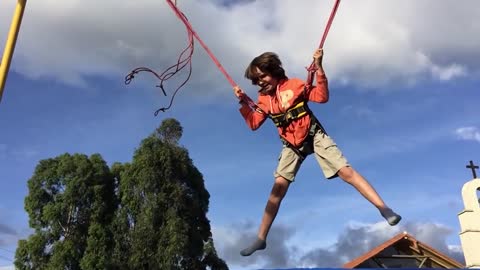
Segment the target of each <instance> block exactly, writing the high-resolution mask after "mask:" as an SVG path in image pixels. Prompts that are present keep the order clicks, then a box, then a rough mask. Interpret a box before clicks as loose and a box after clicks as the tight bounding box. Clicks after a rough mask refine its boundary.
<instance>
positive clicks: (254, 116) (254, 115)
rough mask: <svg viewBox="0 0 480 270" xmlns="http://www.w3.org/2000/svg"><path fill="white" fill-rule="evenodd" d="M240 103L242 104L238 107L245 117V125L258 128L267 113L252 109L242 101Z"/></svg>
mask: <svg viewBox="0 0 480 270" xmlns="http://www.w3.org/2000/svg"><path fill="white" fill-rule="evenodd" d="M240 104H241V105H242V106H241V107H240V114H241V115H242V116H243V118H244V119H245V122H246V123H247V126H248V127H249V128H251V129H252V130H256V129H258V128H259V127H260V126H261V125H262V124H263V123H264V122H265V120H266V119H267V115H266V114H265V113H264V112H261V111H257V110H252V108H250V106H248V105H247V104H245V103H244V102H241V103H240Z"/></svg>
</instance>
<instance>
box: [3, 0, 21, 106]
mask: <svg viewBox="0 0 480 270" xmlns="http://www.w3.org/2000/svg"><path fill="white" fill-rule="evenodd" d="M26 4H27V0H18V1H17V7H16V8H15V13H14V15H13V19H12V24H11V25H10V31H9V33H8V38H7V42H6V45H5V50H4V52H3V57H2V61H1V63H0V102H1V101H2V96H3V88H4V87H5V82H6V80H7V75H8V70H9V69H10V63H11V61H12V56H13V51H14V50H15V44H16V42H17V37H18V32H19V31H20V25H21V23H22V18H23V12H24V11H25V6H26Z"/></svg>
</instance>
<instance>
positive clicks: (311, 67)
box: [307, 0, 340, 87]
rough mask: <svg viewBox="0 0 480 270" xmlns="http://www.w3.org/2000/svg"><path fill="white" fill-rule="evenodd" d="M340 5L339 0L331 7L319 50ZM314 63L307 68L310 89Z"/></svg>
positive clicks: (314, 68)
mask: <svg viewBox="0 0 480 270" xmlns="http://www.w3.org/2000/svg"><path fill="white" fill-rule="evenodd" d="M339 5H340V0H336V1H335V4H334V5H333V9H332V12H331V13H330V17H329V18H328V22H327V25H326V26H325V31H323V36H322V39H321V40H320V44H319V45H318V48H319V49H322V48H323V44H324V43H325V40H326V39H327V35H328V31H329V30H330V26H332V22H333V18H335V14H336V13H337V9H338V6H339ZM316 70H317V69H316V67H315V63H314V61H312V63H311V64H310V66H309V67H308V68H307V71H308V77H307V87H311V86H312V84H313V75H314V74H315V71H316Z"/></svg>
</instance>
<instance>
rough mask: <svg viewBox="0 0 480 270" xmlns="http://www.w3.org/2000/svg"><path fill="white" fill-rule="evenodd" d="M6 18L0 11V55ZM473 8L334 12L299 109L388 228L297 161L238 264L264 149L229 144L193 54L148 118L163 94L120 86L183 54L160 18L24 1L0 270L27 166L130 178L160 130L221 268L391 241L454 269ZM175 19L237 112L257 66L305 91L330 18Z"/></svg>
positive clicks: (163, 14)
mask: <svg viewBox="0 0 480 270" xmlns="http://www.w3.org/2000/svg"><path fill="white" fill-rule="evenodd" d="M10 2H11V3H2V4H1V8H0V25H2V27H0V34H1V35H0V42H1V43H0V44H4V43H5V39H6V33H7V30H8V26H9V24H10V19H11V15H12V14H13V9H14V4H15V3H14V2H15V1H10ZM475 4H476V2H475V1H473V0H472V1H462V3H461V4H459V3H457V2H455V1H441V2H438V1H433V0H430V1H422V2H421V3H417V2H415V1H412V0H409V1H396V2H395V1H394V2H392V1H388V2H385V1H381V0H369V1H362V2H361V3H359V2H358V1H352V0H344V1H342V3H341V5H340V7H339V10H338V12H337V16H336V18H335V21H334V24H333V26H332V28H331V30H330V33H329V36H328V38H327V41H326V44H325V58H324V68H325V71H326V74H327V76H328V78H329V82H330V101H329V102H328V103H326V104H321V105H320V104H312V105H311V106H310V107H311V108H312V109H313V111H314V113H315V114H316V115H317V117H318V118H319V119H320V121H321V122H322V123H323V125H324V126H325V128H326V129H327V132H328V133H329V134H330V135H331V136H332V137H333V138H334V140H335V141H336V142H337V143H338V145H339V147H340V148H341V150H342V151H343V153H344V154H345V156H346V157H347V159H348V160H349V161H350V162H351V164H352V165H353V166H354V167H355V168H356V169H357V170H358V171H359V172H360V173H362V174H363V175H364V176H365V177H366V178H367V179H368V180H369V181H370V182H371V183H372V184H373V185H374V186H375V188H376V189H377V190H378V192H379V193H380V194H381V196H382V197H383V198H384V200H385V201H386V202H387V203H388V204H389V205H390V206H391V207H393V208H394V209H396V210H398V212H399V213H400V214H401V215H402V216H403V220H402V222H401V223H400V225H399V226H396V227H389V226H388V225H386V224H385V223H384V222H383V221H382V219H381V217H380V215H379V214H378V213H377V211H376V209H374V208H373V207H372V206H371V205H369V204H368V203H367V202H366V201H365V200H364V199H363V198H362V197H361V196H360V195H359V194H358V193H356V192H355V191H354V190H353V189H352V188H351V187H350V186H348V185H346V184H345V183H342V182H341V180H338V179H337V180H331V181H330V180H325V179H324V177H323V174H322V172H321V170H320V169H319V167H318V166H317V164H316V162H315V160H314V159H313V158H309V159H307V161H306V162H305V163H304V164H303V166H302V169H301V170H300V173H299V174H298V176H297V180H296V182H295V183H294V184H293V185H292V186H291V189H290V190H289V193H288V194H287V197H286V199H285V201H284V203H283V204H282V208H281V210H280V213H279V215H278V218H277V220H276V222H275V224H274V226H273V228H272V231H271V234H270V238H269V240H268V243H269V247H268V248H267V250H266V251H263V252H259V253H256V254H254V255H253V256H251V257H249V258H244V257H241V256H240V255H239V251H240V249H241V248H243V246H244V245H245V244H246V243H247V242H248V240H249V239H250V238H251V237H254V236H255V233H256V229H257V226H258V224H259V221H260V218H261V214H262V212H263V208H264V204H265V202H266V198H267V195H268V193H269V191H270V188H271V185H272V181H273V177H272V172H273V170H274V168H275V166H276V161H277V157H278V154H279V151H280V147H281V144H280V142H279V140H278V137H277V135H276V131H275V128H274V126H273V124H272V123H269V122H267V123H265V124H264V126H263V127H262V128H261V129H260V130H257V131H255V132H252V131H250V130H249V129H248V128H247V126H246V125H245V123H244V120H243V119H242V117H241V116H240V114H239V113H238V104H237V101H236V100H235V98H234V96H233V94H232V91H231V86H230V85H229V83H228V81H227V80H226V79H225V78H224V77H223V75H222V74H221V73H220V71H219V70H218V69H217V68H216V66H215V65H214V64H213V63H212V61H211V60H210V59H209V58H208V56H207V55H206V54H205V52H204V51H203V49H202V48H201V47H200V45H199V44H198V43H197V44H196V47H195V53H194V56H193V75H192V78H191V79H190V81H189V82H188V84H187V86H186V87H184V88H183V89H182V90H180V92H179V94H178V95H177V97H176V99H175V103H174V106H173V107H172V109H171V110H169V111H167V112H166V113H160V114H159V116H157V117H154V116H153V112H154V111H155V110H156V109H158V108H159V107H163V106H165V105H167V104H168V101H169V99H170V97H171V94H172V92H171V91H170V92H169V93H168V94H169V95H168V97H165V96H163V94H162V93H161V91H160V90H159V89H158V88H156V87H155V84H156V83H157V82H156V81H155V80H153V78H151V77H150V76H149V75H147V74H145V75H140V76H137V77H136V78H135V80H134V81H133V82H132V83H131V84H130V85H128V86H126V85H124V76H125V75H127V74H128V73H129V72H130V71H131V70H132V69H133V68H135V67H138V66H148V67H151V68H154V69H156V70H157V71H162V70H164V69H165V68H167V67H168V66H170V65H172V64H173V63H174V62H175V61H176V59H177V57H178V55H179V53H180V51H181V48H184V47H185V46H186V33H185V30H184V28H183V25H182V24H181V22H180V21H179V20H178V19H177V18H176V17H175V16H174V14H173V12H172V11H171V10H170V9H169V7H168V5H167V3H166V2H165V1H153V0H138V1H135V3H133V2H131V1H112V0H106V1H102V2H101V3H99V2H98V1H93V0H84V1H82V2H81V3H80V2H79V1H73V0H68V1H61V2H58V1H42V3H39V2H35V1H32V2H29V3H28V4H27V10H26V11H25V16H24V20H23V23H22V29H21V33H20V36H19V39H18V43H17V47H16V50H15V55H14V58H13V62H12V66H11V70H10V73H9V76H8V81H7V84H6V88H5V91H4V94H3V99H2V102H1V103H0V126H1V133H0V182H1V183H2V188H1V189H0V269H2V270H4V269H11V264H12V260H13V253H12V252H13V251H14V250H15V248H16V244H17V241H18V239H21V238H25V237H27V236H28V234H29V233H30V229H29V227H28V217H27V215H26V213H25V211H24V209H23V200H24V197H25V196H26V195H27V186H26V183H27V180H28V179H29V178H30V177H31V175H32V173H33V170H34V168H35V166H36V164H37V163H38V161H39V160H41V159H45V158H50V157H55V156H57V155H60V154H62V153H65V152H69V153H76V152H78V153H85V154H93V153H100V154H101V155H102V156H103V158H104V159H105V160H106V161H107V162H108V163H109V164H111V163H113V162H115V161H120V162H127V161H130V160H131V157H132V154H133V151H134V150H135V148H136V147H137V146H138V144H139V142H140V141H141V139H143V138H144V137H146V136H148V135H149V134H150V133H151V132H152V131H153V130H154V129H155V128H156V127H157V126H158V125H159V124H160V123H161V121H162V119H164V118H166V117H175V118H177V119H178V120H179V121H180V122H181V124H182V126H183V127H184V135H183V137H182V140H181V144H182V145H184V146H185V147H186V148H188V150H189V153H190V156H191V157H192V159H193V161H194V163H195V165H196V166H197V167H198V169H199V170H200V171H201V172H202V173H203V175H204V179H205V184H206V187H207V189H208V190H209V192H210V194H211V200H210V211H209V213H208V217H209V219H210V221H211V225H212V228H213V234H214V239H215V244H216V246H217V249H218V252H219V254H220V256H222V257H223V258H224V259H225V260H226V261H227V263H228V264H229V266H230V267H231V269H256V268H286V267H339V266H341V264H342V263H344V262H346V261H348V260H350V259H353V258H355V257H356V256H359V255H361V254H362V253H363V252H365V251H367V250H368V249H369V248H371V247H374V246H375V245H377V244H379V243H381V242H383V241H385V240H386V239H388V238H390V237H392V236H393V235H395V234H397V233H399V232H402V231H408V232H409V233H410V234H412V235H414V236H415V237H417V238H418V239H419V240H420V241H424V242H426V243H427V244H430V245H432V246H433V247H435V248H437V249H440V250H441V251H443V252H445V253H447V254H449V255H451V256H453V257H455V258H457V259H458V260H462V255H461V253H460V252H459V245H460V240H459V237H458V232H459V230H460V228H459V223H458V218H457V214H458V213H459V212H460V211H461V210H462V209H463V202H462V200H461V193H460V192H461V188H462V185H463V184H464V183H465V182H466V181H468V180H470V179H471V178H472V174H471V172H470V171H469V170H467V169H466V168H465V165H467V163H468V161H469V160H474V161H475V162H477V163H480V120H479V118H478V109H477V108H478V101H479V99H480V92H479V89H478V85H479V81H480V72H479V71H480V64H479V63H480V62H479V61H478V59H480V55H479V54H480V53H479V51H478V48H479V47H480V37H479V36H478V32H479V31H480V29H479V24H478V19H477V18H478V17H479V16H480V14H479V13H480V10H478V8H475V7H476V5H475ZM178 5H179V7H180V8H181V9H182V11H183V12H184V13H185V14H186V16H187V17H188V18H189V20H190V22H191V23H192V24H193V26H194V28H195V30H196V31H197V33H198V34H199V35H200V36H201V37H202V38H203V40H204V41H205V43H207V45H208V46H209V47H210V49H211V50H212V51H213V52H214V54H215V55H216V56H217V58H218V59H219V60H220V62H221V63H222V64H223V65H224V67H225V68H226V70H227V72H229V74H230V75H231V76H232V77H233V78H234V80H235V81H236V82H237V83H238V84H239V85H240V86H242V87H243V88H244V90H245V91H246V92H247V93H248V94H249V95H250V96H251V97H252V98H254V97H255V92H256V90H255V89H254V88H253V87H252V86H251V85H250V83H249V82H248V81H246V80H244V79H243V77H242V75H243V70H244V68H245V67H246V66H247V65H248V63H249V61H250V60H251V58H253V57H255V56H256V55H258V54H260V53H262V52H264V51H275V52H277V53H279V55H280V57H281V58H282V60H283V62H284V66H285V68H286V70H287V74H288V75H289V76H290V77H300V78H305V76H306V73H305V68H304V67H305V66H308V65H309V64H310V62H311V55H312V53H313V50H314V49H315V48H316V46H318V43H319V40H320V38H321V35H322V34H323V29H324V26H325V22H326V20H327V17H328V15H329V12H330V9H331V6H332V5H333V1H315V3H312V1H298V0H295V1H294V0H285V1H283V0H282V1H212V0H202V1H182V0H180V1H178ZM432 6H435V8H434V9H433V8H432ZM2 51H3V50H2ZM185 75H186V74H185V73H182V74H179V75H178V76H179V80H180V79H181V76H185ZM175 86H176V84H175V82H172V83H170V84H168V85H167V89H170V90H173V89H174V87H175ZM359 243H361V245H360V247H359Z"/></svg>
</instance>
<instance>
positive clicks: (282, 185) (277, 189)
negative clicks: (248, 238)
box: [240, 176, 290, 256]
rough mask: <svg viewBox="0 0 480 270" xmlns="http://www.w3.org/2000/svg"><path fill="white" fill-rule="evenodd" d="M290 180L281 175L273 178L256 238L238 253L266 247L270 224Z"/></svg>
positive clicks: (249, 252) (247, 253) (248, 253)
mask: <svg viewBox="0 0 480 270" xmlns="http://www.w3.org/2000/svg"><path fill="white" fill-rule="evenodd" d="M289 185H290V181H288V180H287V179H285V178H283V177H281V176H280V177H277V178H275V183H274V184H273V187H272V191H271V192H270V196H269V198H268V201H267V205H266V206H265V211H264V213H263V217H262V223H261V224H260V228H259V230H258V235H257V240H256V241H255V242H253V243H252V244H251V245H250V246H249V247H247V248H245V249H243V250H242V251H241V252H240V254H241V255H243V256H250V255H251V254H252V253H253V252H255V251H257V250H262V249H265V248H266V247H267V243H266V239H267V235H268V232H269V231H270V227H271V226H272V223H273V221H274V220H275V217H276V216H277V213H278V209H279V208H280V204H281V203H282V199H283V197H285V194H286V193H287V191H288V187H289Z"/></svg>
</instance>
